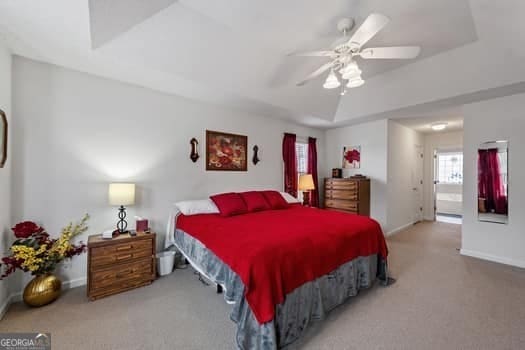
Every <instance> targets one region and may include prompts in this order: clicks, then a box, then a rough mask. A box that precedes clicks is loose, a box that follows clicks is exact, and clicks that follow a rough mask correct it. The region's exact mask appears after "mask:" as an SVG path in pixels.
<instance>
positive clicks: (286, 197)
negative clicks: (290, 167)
mask: <svg viewBox="0 0 525 350" xmlns="http://www.w3.org/2000/svg"><path fill="white" fill-rule="evenodd" d="M280 193H281V196H283V198H284V200H285V201H286V202H287V203H288V204H293V203H301V201H300V200H298V199H297V198H295V197H294V196H292V195H291V194H289V193H288V192H280Z"/></svg>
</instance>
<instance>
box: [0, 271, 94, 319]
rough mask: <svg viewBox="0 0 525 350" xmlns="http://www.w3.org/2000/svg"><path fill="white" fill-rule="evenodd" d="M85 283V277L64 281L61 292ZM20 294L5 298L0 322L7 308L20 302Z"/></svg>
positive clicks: (16, 293) (1, 307)
mask: <svg viewBox="0 0 525 350" xmlns="http://www.w3.org/2000/svg"><path fill="white" fill-rule="evenodd" d="M86 283H87V278H86V277H81V278H75V279H73V280H68V281H64V282H62V290H66V289H71V288H76V287H81V286H84V285H86ZM22 293H23V291H20V292H15V293H11V294H9V296H8V297H7V298H6V300H5V302H4V303H3V304H2V306H0V320H1V319H2V318H4V316H5V314H6V312H7V310H8V309H9V306H11V304H12V303H16V302H19V301H22Z"/></svg>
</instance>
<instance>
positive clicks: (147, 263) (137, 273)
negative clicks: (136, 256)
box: [91, 256, 153, 290]
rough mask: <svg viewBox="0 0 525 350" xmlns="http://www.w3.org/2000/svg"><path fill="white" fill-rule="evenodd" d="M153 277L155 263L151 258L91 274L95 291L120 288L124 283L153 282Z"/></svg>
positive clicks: (92, 286)
mask: <svg viewBox="0 0 525 350" xmlns="http://www.w3.org/2000/svg"><path fill="white" fill-rule="evenodd" d="M152 276H153V261H152V258H151V256H150V257H148V258H145V259H140V260H137V261H135V262H133V263H128V264H120V265H116V266H114V267H109V268H105V269H99V270H95V271H92V272H91V288H92V289H93V290H97V289H101V288H104V289H105V288H108V287H111V286H114V287H115V288H117V287H119V286H120V285H121V284H122V283H124V282H129V281H133V280H137V282H141V281H142V282H143V281H144V280H151V279H152Z"/></svg>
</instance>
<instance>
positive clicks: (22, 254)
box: [11, 244, 47, 271]
mask: <svg viewBox="0 0 525 350" xmlns="http://www.w3.org/2000/svg"><path fill="white" fill-rule="evenodd" d="M46 248H47V246H46V245H45V244H43V245H41V246H40V248H39V249H38V250H35V248H32V247H27V246H25V245H14V246H12V247H11V250H12V252H13V255H14V257H15V258H16V259H22V260H23V261H24V262H23V263H22V264H21V266H22V268H25V269H28V270H29V271H36V270H38V269H39V268H40V264H42V263H43V262H44V259H42V258H40V257H39V255H40V254H42V253H44V252H45V251H46Z"/></svg>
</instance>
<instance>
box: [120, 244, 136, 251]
mask: <svg viewBox="0 0 525 350" xmlns="http://www.w3.org/2000/svg"><path fill="white" fill-rule="evenodd" d="M131 248H133V246H132V245H127V246H125V247H117V252H120V251H123V250H130V249H131Z"/></svg>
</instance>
